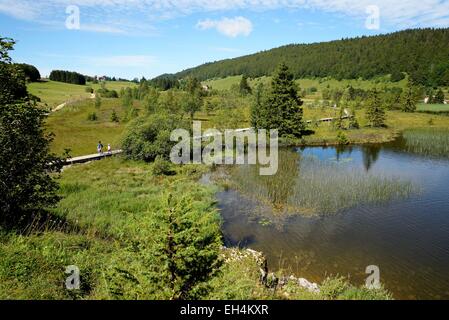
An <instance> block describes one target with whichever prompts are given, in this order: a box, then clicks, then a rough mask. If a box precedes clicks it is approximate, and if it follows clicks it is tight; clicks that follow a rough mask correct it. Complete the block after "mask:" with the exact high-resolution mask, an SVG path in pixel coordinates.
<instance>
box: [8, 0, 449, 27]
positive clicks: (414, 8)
mask: <svg viewBox="0 0 449 320" xmlns="http://www.w3.org/2000/svg"><path fill="white" fill-rule="evenodd" d="M69 4H75V5H79V6H80V7H81V9H82V14H83V13H84V12H85V11H84V10H83V9H85V8H87V9H90V10H96V11H99V14H98V15H97V14H95V15H94V16H95V17H96V18H98V19H101V18H102V17H104V16H110V17H117V18H121V17H122V16H123V15H125V14H129V15H132V14H136V13H137V14H140V15H144V16H145V17H146V18H147V19H154V18H156V19H162V18H165V19H168V18H173V17H177V16H180V15H188V14H191V13H196V12H225V11H229V10H239V9H246V10H253V11H261V10H272V9H282V8H299V9H311V10H313V9H317V10H321V11H325V12H334V13H340V14H344V15H346V16H351V17H355V18H359V19H365V18H366V17H367V16H366V12H365V11H366V7H367V6H369V5H377V6H379V8H380V13H381V19H382V22H383V23H386V24H388V25H391V26H399V27H426V26H433V27H438V26H449V0H407V1H405V0H404V1H392V0H39V1H36V0H0V12H3V13H5V14H8V15H10V16H13V17H16V18H20V19H26V20H37V19H48V18H49V19H55V17H56V18H58V19H60V18H61V16H63V14H64V8H65V7H66V6H67V5H69ZM100 12H101V13H102V15H100ZM93 22H98V21H93ZM206 25H207V24H206Z"/></svg>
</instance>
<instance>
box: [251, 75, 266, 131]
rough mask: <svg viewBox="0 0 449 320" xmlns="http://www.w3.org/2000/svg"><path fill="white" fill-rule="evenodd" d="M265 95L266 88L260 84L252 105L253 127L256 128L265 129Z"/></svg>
mask: <svg viewBox="0 0 449 320" xmlns="http://www.w3.org/2000/svg"><path fill="white" fill-rule="evenodd" d="M264 94H265V88H264V86H263V84H262V83H259V84H258V85H257V88H256V92H255V94H254V102H253V104H252V105H251V126H252V127H254V128H264V126H265V121H264V119H265V117H264V115H263V114H262V113H263V112H264V111H265V110H264V109H263V99H264Z"/></svg>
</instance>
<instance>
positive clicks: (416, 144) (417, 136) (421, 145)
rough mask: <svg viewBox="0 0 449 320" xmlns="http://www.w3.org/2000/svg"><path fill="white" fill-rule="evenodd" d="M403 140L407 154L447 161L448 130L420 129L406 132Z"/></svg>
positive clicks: (448, 150)
mask: <svg viewBox="0 0 449 320" xmlns="http://www.w3.org/2000/svg"><path fill="white" fill-rule="evenodd" d="M403 138H404V140H405V149H406V151H407V152H410V153H415V154H420V155H424V156H430V157H445V158H448V159H449V129H446V128H422V129H413V130H406V131H405V132H404V134H403Z"/></svg>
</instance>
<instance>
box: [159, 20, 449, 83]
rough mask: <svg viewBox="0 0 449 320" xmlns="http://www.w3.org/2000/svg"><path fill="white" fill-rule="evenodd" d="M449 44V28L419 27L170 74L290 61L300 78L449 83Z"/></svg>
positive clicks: (269, 67)
mask: <svg viewBox="0 0 449 320" xmlns="http://www.w3.org/2000/svg"><path fill="white" fill-rule="evenodd" d="M448 43H449V29H416V30H405V31H401V32H396V33H392V34H387V35H378V36H372V37H361V38H354V39H343V40H338V41H331V42H325V43H314V44H293V45H288V46H284V47H280V48H276V49H272V50H268V51H263V52H260V53H256V54H252V55H248V56H244V57H240V58H235V59H228V60H223V61H218V62H214V63H207V64H204V65H202V66H199V67H196V68H192V69H188V70H185V71H183V72H180V73H178V74H176V75H175V76H171V77H172V78H171V79H173V78H175V79H176V78H178V79H181V78H185V77H186V76H187V75H190V76H194V77H197V78H198V79H200V80H206V79H212V78H224V77H227V76H237V75H241V74H246V75H248V76H249V77H252V78H257V77H261V76H268V75H270V74H272V73H273V71H274V70H275V68H276V66H277V65H278V64H279V63H280V62H281V61H285V62H286V63H288V65H289V66H290V67H291V70H292V73H293V74H294V76H295V78H304V77H328V76H330V77H333V78H335V79H338V80H340V79H358V78H360V77H361V78H364V79H371V78H373V77H375V76H379V75H387V74H392V75H393V76H394V77H395V80H397V79H399V78H400V73H402V72H406V73H408V74H409V75H411V76H412V78H413V80H414V81H415V83H416V84H423V85H437V86H444V85H449V59H448V57H449V46H448V45H447V44H448ZM429 48H431V49H429ZM165 77H169V76H165ZM173 81H174V80H173Z"/></svg>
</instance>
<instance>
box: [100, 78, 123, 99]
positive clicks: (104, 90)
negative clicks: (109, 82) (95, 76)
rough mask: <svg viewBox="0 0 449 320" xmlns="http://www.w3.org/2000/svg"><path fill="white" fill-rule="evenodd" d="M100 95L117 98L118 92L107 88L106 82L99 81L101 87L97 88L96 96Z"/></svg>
mask: <svg viewBox="0 0 449 320" xmlns="http://www.w3.org/2000/svg"><path fill="white" fill-rule="evenodd" d="M98 95H101V96H102V97H103V98H111V99H117V98H118V92H117V91H115V90H109V89H107V88H106V83H104V82H102V83H101V88H100V89H97V96H98Z"/></svg>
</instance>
